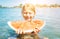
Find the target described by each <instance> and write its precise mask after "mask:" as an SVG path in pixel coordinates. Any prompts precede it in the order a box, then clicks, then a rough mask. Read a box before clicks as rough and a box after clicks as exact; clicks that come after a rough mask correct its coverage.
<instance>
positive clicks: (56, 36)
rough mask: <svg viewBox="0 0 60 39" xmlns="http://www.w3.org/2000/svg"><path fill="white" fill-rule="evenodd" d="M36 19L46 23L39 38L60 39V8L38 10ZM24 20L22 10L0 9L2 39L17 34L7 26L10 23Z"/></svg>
mask: <svg viewBox="0 0 60 39" xmlns="http://www.w3.org/2000/svg"><path fill="white" fill-rule="evenodd" d="M34 19H41V20H45V21H46V25H45V27H44V28H43V29H42V30H41V31H40V32H39V33H38V34H39V36H40V37H41V36H43V37H48V38H49V39H60V8H40V9H36V16H35V18H34ZM13 20H23V17H22V15H21V8H0V39H7V38H8V37H10V36H14V37H16V36H17V34H16V33H15V31H14V30H12V29H11V28H10V27H9V25H8V24H7V22H8V21H13Z"/></svg>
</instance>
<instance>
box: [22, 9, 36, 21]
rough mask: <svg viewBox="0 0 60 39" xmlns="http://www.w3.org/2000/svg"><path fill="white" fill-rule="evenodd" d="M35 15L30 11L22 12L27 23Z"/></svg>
mask: <svg viewBox="0 0 60 39" xmlns="http://www.w3.org/2000/svg"><path fill="white" fill-rule="evenodd" d="M34 15H35V13H34V12H33V11H31V10H24V11H23V17H24V19H25V20H27V21H31V20H32V18H33V17H34Z"/></svg>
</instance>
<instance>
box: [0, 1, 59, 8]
mask: <svg viewBox="0 0 60 39" xmlns="http://www.w3.org/2000/svg"><path fill="white" fill-rule="evenodd" d="M20 3H22V4H25V3H32V4H54V3H57V4H60V0H0V5H2V6H7V7H12V6H18V5H19V4H20Z"/></svg>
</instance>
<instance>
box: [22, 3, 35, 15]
mask: <svg viewBox="0 0 60 39" xmlns="http://www.w3.org/2000/svg"><path fill="white" fill-rule="evenodd" d="M26 9H29V10H31V11H33V12H34V14H35V6H34V5H33V4H25V5H23V7H22V12H23V11H24V10H26Z"/></svg>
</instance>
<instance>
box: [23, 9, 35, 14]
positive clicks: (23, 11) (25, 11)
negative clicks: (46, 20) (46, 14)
mask: <svg viewBox="0 0 60 39" xmlns="http://www.w3.org/2000/svg"><path fill="white" fill-rule="evenodd" d="M23 12H33V11H32V10H24V11H23ZM33 13H34V12H33Z"/></svg>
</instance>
